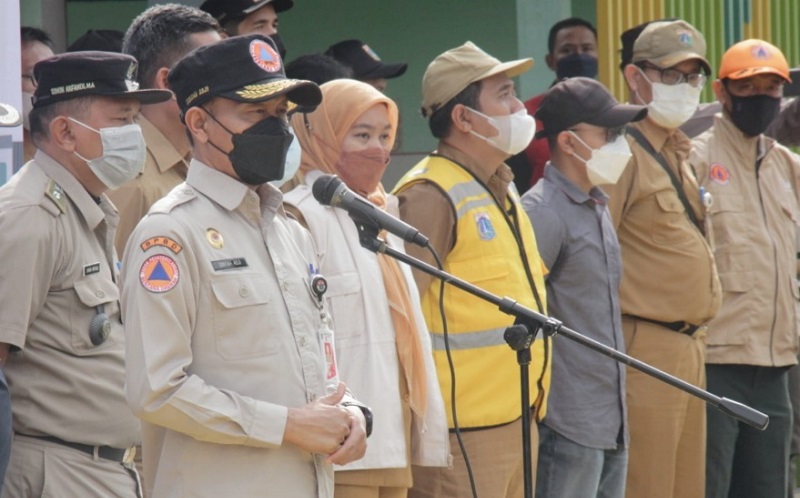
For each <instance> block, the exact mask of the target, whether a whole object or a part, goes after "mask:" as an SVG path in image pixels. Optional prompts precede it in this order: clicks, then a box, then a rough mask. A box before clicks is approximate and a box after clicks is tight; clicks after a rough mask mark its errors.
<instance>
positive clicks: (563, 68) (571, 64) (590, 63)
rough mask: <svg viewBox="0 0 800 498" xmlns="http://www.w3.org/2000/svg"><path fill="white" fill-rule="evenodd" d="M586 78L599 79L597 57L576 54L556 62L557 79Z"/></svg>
mask: <svg viewBox="0 0 800 498" xmlns="http://www.w3.org/2000/svg"><path fill="white" fill-rule="evenodd" d="M576 76H584V77H586V78H595V77H597V57H593V56H591V55H589V54H582V53H574V54H570V55H568V56H566V57H564V58H561V59H559V60H558V62H556V79H557V80H558V81H561V80H563V79H564V78H575V77H576Z"/></svg>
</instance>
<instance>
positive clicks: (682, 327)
mask: <svg viewBox="0 0 800 498" xmlns="http://www.w3.org/2000/svg"><path fill="white" fill-rule="evenodd" d="M625 316H627V317H630V318H633V319H634V320H641V321H643V322H649V323H655V324H656V325H660V326H662V327H664V328H667V329H670V330H671V331H673V332H678V333H681V334H686V335H688V336H693V335H694V333H695V332H697V329H699V328H700V327H702V325H692V324H691V323H689V322H660V321H658V320H652V319H650V318H644V317H641V316H636V315H625Z"/></svg>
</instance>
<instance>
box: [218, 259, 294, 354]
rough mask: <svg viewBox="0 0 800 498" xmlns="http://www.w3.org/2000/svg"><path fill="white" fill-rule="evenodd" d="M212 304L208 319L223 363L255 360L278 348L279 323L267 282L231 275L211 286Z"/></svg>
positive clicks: (255, 278) (252, 277)
mask: <svg viewBox="0 0 800 498" xmlns="http://www.w3.org/2000/svg"><path fill="white" fill-rule="evenodd" d="M211 289H212V293H213V296H214V300H215V301H216V302H214V303H213V311H212V317H213V321H214V336H215V338H216V344H217V352H218V353H219V355H220V356H221V357H222V358H224V359H226V360H241V359H247V358H257V357H260V356H266V355H268V354H271V353H274V352H275V351H276V350H277V348H278V343H277V339H276V337H275V334H276V333H279V332H284V331H277V330H275V328H274V327H275V326H276V325H277V324H280V323H283V322H285V321H286V320H281V319H280V315H279V314H278V313H277V311H278V310H276V309H274V307H275V306H276V305H277V304H280V305H281V306H283V303H282V302H280V303H277V300H276V304H274V305H272V304H271V303H270V299H269V280H268V279H267V277H265V276H262V275H255V274H252V275H247V274H241V275H231V276H230V277H223V278H220V279H216V280H215V281H213V282H212V283H211Z"/></svg>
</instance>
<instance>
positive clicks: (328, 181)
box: [311, 175, 342, 206]
mask: <svg viewBox="0 0 800 498" xmlns="http://www.w3.org/2000/svg"><path fill="white" fill-rule="evenodd" d="M341 183H342V181H341V180H340V179H339V177H337V176H336V175H322V176H320V177H319V178H317V179H316V180H315V181H314V185H312V186H311V193H312V194H313V195H314V199H316V200H317V202H319V203H320V204H322V205H325V206H330V204H331V199H332V198H333V193H334V192H336V189H337V188H338V187H339V185H341Z"/></svg>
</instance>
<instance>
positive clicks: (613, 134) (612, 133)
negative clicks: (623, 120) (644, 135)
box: [569, 125, 627, 144]
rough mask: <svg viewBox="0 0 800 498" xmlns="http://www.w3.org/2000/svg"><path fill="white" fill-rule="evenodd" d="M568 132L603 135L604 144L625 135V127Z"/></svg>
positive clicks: (582, 129)
mask: <svg viewBox="0 0 800 498" xmlns="http://www.w3.org/2000/svg"><path fill="white" fill-rule="evenodd" d="M569 131H593V132H596V133H603V134H604V135H605V138H606V143H608V144H610V143H611V142H614V141H616V140H617V139H618V138H619V137H624V136H625V135H626V133H627V132H626V128H625V126H624V125H623V126H617V127H615V128H570V129H569Z"/></svg>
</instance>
